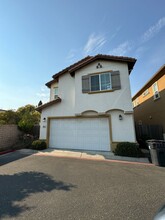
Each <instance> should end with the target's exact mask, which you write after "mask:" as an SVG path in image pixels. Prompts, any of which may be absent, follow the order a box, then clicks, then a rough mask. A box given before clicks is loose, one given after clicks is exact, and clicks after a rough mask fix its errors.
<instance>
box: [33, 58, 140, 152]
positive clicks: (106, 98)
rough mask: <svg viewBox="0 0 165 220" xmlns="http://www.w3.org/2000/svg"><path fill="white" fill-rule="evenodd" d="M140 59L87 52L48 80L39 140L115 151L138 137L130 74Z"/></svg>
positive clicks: (62, 146) (56, 145) (51, 144)
mask: <svg viewBox="0 0 165 220" xmlns="http://www.w3.org/2000/svg"><path fill="white" fill-rule="evenodd" d="M135 62H136V59H134V58H130V57H119V56H110V55H101V54H98V55H96V56H88V57H86V58H84V59H82V60H80V61H79V62H76V63H74V64H73V65H71V66H69V67H67V68H65V69H63V70H62V71H60V72H58V73H57V74H55V75H53V77H52V78H53V79H52V80H51V81H50V82H48V83H46V86H48V88H50V102H48V103H46V104H43V105H41V106H39V107H38V108H37V110H38V111H40V112H41V124H40V139H46V140H47V142H48V146H49V147H51V148H63V149H82V150H98V151H112V150H113V149H114V148H115V146H116V144H117V143H118V142H122V141H130V142H135V130H134V120H133V108H132V101H131V92H130V82H129V74H130V73H131V71H132V69H133V67H134V64H135Z"/></svg>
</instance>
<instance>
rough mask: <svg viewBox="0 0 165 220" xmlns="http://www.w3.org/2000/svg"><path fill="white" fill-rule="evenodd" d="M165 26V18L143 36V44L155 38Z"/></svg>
mask: <svg viewBox="0 0 165 220" xmlns="http://www.w3.org/2000/svg"><path fill="white" fill-rule="evenodd" d="M164 26H165V17H163V18H161V19H159V21H158V22H157V23H156V24H155V25H153V26H151V27H150V28H149V29H148V30H147V31H146V32H145V33H144V34H143V36H142V42H146V41H148V40H150V39H151V38H153V37H154V36H155V35H156V34H157V33H158V32H159V31H160V30H161V29H162V28H163V27H164Z"/></svg>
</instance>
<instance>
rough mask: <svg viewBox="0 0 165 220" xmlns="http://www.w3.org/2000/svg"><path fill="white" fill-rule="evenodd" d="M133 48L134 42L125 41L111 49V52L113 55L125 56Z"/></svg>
mask: <svg viewBox="0 0 165 220" xmlns="http://www.w3.org/2000/svg"><path fill="white" fill-rule="evenodd" d="M131 49H132V43H130V42H129V41H125V42H124V43H122V44H120V45H119V46H117V47H116V48H114V49H113V50H111V51H110V52H109V53H110V54H112V55H118V56H123V55H125V54H127V53H128V52H129V51H130V50H131Z"/></svg>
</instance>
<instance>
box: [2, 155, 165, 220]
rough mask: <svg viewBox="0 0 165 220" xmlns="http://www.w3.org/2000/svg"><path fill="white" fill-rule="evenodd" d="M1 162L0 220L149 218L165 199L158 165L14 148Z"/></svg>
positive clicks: (163, 171) (163, 176)
mask: <svg viewBox="0 0 165 220" xmlns="http://www.w3.org/2000/svg"><path fill="white" fill-rule="evenodd" d="M13 155H14V156H13ZM12 156H13V157H14V159H11V158H12ZM17 156H18V158H17ZM5 158H6V160H8V161H7V162H6V163H5ZM0 165H1V166H0V186H1V187H0V219H5V220H6V219H13V220H14V219H32V220H33V219H35V220H37V219H44V220H45V219H47V220H49V219H50V220H51V219H52V220H54V219H57V220H58V219H59V220H65V219H66V220H71V219H75V220H86V219H89V220H92V219H98V220H100V219H106V220H107V219H111V220H113V219H114V220H116V219H121V220H122V219H129V220H130V219H131V220H136V219H138V220H139V219H140V220H151V219H152V218H153V216H154V214H155V212H156V211H157V209H158V208H159V207H160V206H162V205H163V204H164V203H165V168H163V167H155V166H149V165H142V164H125V163H117V162H116V163H114V162H103V161H93V160H92V161H90V160H80V159H73V158H72V159H71V158H57V157H52V156H41V155H36V154H33V155H22V157H21V156H20V155H17V152H14V153H10V154H8V155H7V156H4V155H2V156H0Z"/></svg>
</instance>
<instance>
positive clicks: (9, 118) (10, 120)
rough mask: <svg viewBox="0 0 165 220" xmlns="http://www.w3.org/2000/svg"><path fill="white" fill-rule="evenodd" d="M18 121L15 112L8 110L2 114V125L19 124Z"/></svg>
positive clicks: (0, 121) (0, 120) (0, 116)
mask: <svg viewBox="0 0 165 220" xmlns="http://www.w3.org/2000/svg"><path fill="white" fill-rule="evenodd" d="M18 121H19V117H18V114H17V112H15V111H13V110H8V111H5V112H1V113H0V124H17V123H18Z"/></svg>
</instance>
